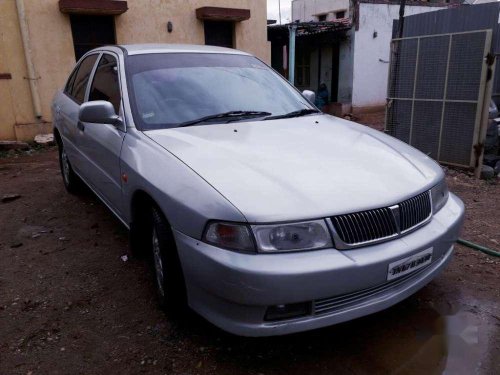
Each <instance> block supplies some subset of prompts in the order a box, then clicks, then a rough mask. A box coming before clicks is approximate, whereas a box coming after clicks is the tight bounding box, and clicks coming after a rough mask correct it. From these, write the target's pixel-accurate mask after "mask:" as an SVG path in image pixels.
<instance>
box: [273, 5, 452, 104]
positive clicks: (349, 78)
mask: <svg viewBox="0 0 500 375" xmlns="http://www.w3.org/2000/svg"><path fill="white" fill-rule="evenodd" d="M458 3H459V1H458V0H442V1H437V0H436V1H407V2H406V7H405V16H410V15H415V14H420V13H425V12H430V11H435V10H440V9H444V8H446V7H449V6H456V5H457V4H458ZM399 8H400V1H398V0H394V1H393V0H294V1H293V2H292V20H293V21H299V22H316V23H321V22H332V23H339V22H342V23H344V24H348V25H349V26H350V30H349V31H345V30H343V31H342V33H343V34H344V35H343V37H342V38H334V39H331V40H330V41H328V40H322V43H321V45H318V44H317V43H311V42H308V43H304V44H302V45H301V44H300V42H298V46H299V47H297V57H296V60H297V61H296V76H297V75H299V80H298V81H296V86H297V87H298V88H299V89H302V90H305V89H308V90H313V91H317V90H318V86H319V85H320V84H321V83H325V84H326V85H327V87H328V90H329V93H330V101H331V102H340V103H344V104H347V107H352V111H353V112H362V111H369V110H376V109H380V108H381V107H383V106H384V105H385V102H386V95H387V80H388V68H389V56H390V42H391V39H392V33H393V27H394V25H393V24H394V21H395V20H397V19H398V18H399ZM299 40H300V38H299ZM273 51H274V49H273ZM318 59H321V61H318ZM304 67H305V68H304ZM318 69H320V71H319V72H318ZM304 71H307V72H308V74H309V77H305V78H304V77H300V75H301V74H304V73H303V72H304Z"/></svg>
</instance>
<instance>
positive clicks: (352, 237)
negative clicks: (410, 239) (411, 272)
mask: <svg viewBox="0 0 500 375" xmlns="http://www.w3.org/2000/svg"><path fill="white" fill-rule="evenodd" d="M395 207H397V210H399V215H397V216H396V217H398V218H399V221H398V223H396V217H395V216H394V213H393V209H395ZM430 215H431V202H430V192H429V191H426V192H424V193H422V194H419V195H417V196H415V197H412V198H409V199H407V200H405V201H403V202H401V203H399V204H398V205H397V206H393V207H391V208H389V207H383V208H377V209H373V210H367V211H361V212H354V213H351V214H345V215H338V216H333V217H332V218H331V223H332V224H333V227H334V229H335V232H336V235H337V236H338V237H339V239H340V241H342V242H343V244H345V245H347V246H359V245H363V244H365V243H370V242H374V241H380V240H383V239H386V238H391V237H394V236H397V235H400V234H402V233H404V232H406V231H408V230H411V229H413V228H415V227H417V226H418V225H420V224H422V223H424V222H425V221H426V220H427V219H429V218H430ZM398 228H399V230H398Z"/></svg>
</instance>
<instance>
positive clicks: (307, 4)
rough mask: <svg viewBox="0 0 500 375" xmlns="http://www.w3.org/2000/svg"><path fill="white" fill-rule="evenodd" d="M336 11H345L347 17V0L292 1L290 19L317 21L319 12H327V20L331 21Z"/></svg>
mask: <svg viewBox="0 0 500 375" xmlns="http://www.w3.org/2000/svg"><path fill="white" fill-rule="evenodd" d="M337 11H345V17H349V0H293V1H292V21H295V20H300V21H306V22H307V21H318V18H317V16H318V15H320V14H327V18H326V19H327V21H331V20H333V19H335V14H334V13H335V12H337Z"/></svg>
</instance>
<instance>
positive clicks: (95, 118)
mask: <svg viewBox="0 0 500 375" xmlns="http://www.w3.org/2000/svg"><path fill="white" fill-rule="evenodd" d="M78 119H79V120H80V121H81V122H90V123H94V124H110V125H115V126H116V125H119V124H120V123H121V120H120V116H118V115H117V114H116V112H115V108H114V107H113V104H111V103H110V102H107V101H104V100H96V101H92V102H86V103H83V104H82V105H81V106H80V112H79V113H78Z"/></svg>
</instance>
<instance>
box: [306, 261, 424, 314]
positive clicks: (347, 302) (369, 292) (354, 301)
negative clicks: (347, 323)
mask: <svg viewBox="0 0 500 375" xmlns="http://www.w3.org/2000/svg"><path fill="white" fill-rule="evenodd" d="M430 266H431V265H430V264H429V265H427V266H425V267H422V268H420V269H418V270H416V271H414V272H411V273H409V274H408V275H405V276H402V277H400V278H398V279H395V280H392V281H388V282H386V283H383V284H381V285H378V286H375V287H372V288H367V289H363V290H360V291H357V292H353V293H348V294H342V295H339V296H335V297H330V298H322V299H317V300H315V301H314V302H313V313H314V314H315V315H322V314H328V313H330V312H333V311H339V310H342V309H346V308H349V307H351V306H355V305H359V304H361V303H363V302H365V301H368V300H370V299H372V298H374V297H377V296H379V295H382V294H386V293H388V292H390V291H391V290H394V289H396V288H398V287H399V286H401V285H402V284H405V283H406V282H410V280H412V279H414V278H416V277H418V276H419V275H421V274H422V273H424V272H425V271H427V270H428V269H429V267H430Z"/></svg>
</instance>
